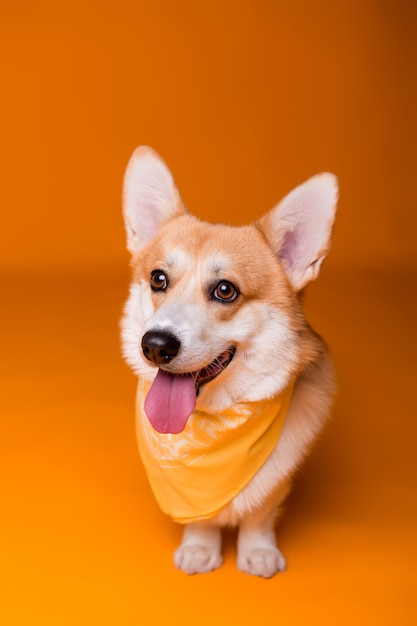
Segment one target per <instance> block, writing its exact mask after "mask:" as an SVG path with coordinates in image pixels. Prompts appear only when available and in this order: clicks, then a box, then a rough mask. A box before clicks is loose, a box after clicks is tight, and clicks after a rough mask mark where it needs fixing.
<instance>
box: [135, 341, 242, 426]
mask: <svg viewBox="0 0 417 626" xmlns="http://www.w3.org/2000/svg"><path fill="white" fill-rule="evenodd" d="M235 353H236V348H235V347H234V346H231V347H230V348H228V349H227V350H225V351H224V352H222V353H221V354H219V356H217V357H216V358H215V359H214V361H212V362H211V363H209V365H207V366H205V367H203V368H202V369H200V370H197V371H195V372H190V373H184V374H174V373H172V372H169V371H167V370H165V369H162V368H160V369H159V370H158V373H157V375H156V377H155V379H154V381H153V383H152V386H151V388H150V390H149V392H148V394H147V396H146V398H145V403H144V408H145V413H146V415H147V417H148V419H149V421H150V423H151V425H152V426H153V428H154V429H155V430H156V431H158V432H159V433H163V434H178V433H180V432H182V431H183V430H184V428H185V426H186V424H187V421H188V418H189V417H190V415H191V413H192V412H193V411H194V409H195V405H196V401H197V396H198V394H199V391H200V388H201V387H202V385H205V384H206V383H209V382H210V381H212V380H214V379H215V378H217V376H219V374H221V373H222V372H223V371H224V370H225V369H226V367H227V366H228V365H229V364H230V362H231V361H232V359H233V357H234V355H235Z"/></svg>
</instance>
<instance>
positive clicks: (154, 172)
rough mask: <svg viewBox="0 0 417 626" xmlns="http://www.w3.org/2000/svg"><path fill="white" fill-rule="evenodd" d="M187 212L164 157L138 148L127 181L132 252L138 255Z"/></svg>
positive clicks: (126, 207) (125, 199)
mask: <svg viewBox="0 0 417 626" xmlns="http://www.w3.org/2000/svg"><path fill="white" fill-rule="evenodd" d="M186 212H187V211H186V209H185V207H184V204H183V202H182V200H181V197H180V194H179V192H178V189H177V186H176V185H175V182H174V178H173V176H172V174H171V172H170V171H169V169H168V167H167V166H166V164H165V163H164V161H163V160H162V159H161V157H160V156H159V155H158V154H157V153H156V152H155V151H154V150H152V148H149V147H148V146H140V147H139V148H136V150H135V151H134V153H133V154H132V156H131V158H130V161H129V163H128V166H127V168H126V172H125V176H124V181H123V215H124V219H125V225H126V233H127V248H128V250H129V252H131V253H132V254H135V253H138V252H139V251H140V250H141V249H142V248H143V247H144V246H145V245H146V244H147V243H148V242H149V241H150V240H151V239H152V237H154V236H155V235H156V233H157V232H158V230H159V229H160V227H161V226H162V225H163V224H164V223H165V222H167V221H169V220H170V219H172V218H173V217H175V216H176V215H181V214H185V213H186Z"/></svg>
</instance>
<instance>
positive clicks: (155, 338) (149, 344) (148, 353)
mask: <svg viewBox="0 0 417 626" xmlns="http://www.w3.org/2000/svg"><path fill="white" fill-rule="evenodd" d="M180 346H181V344H180V342H179V341H178V339H177V338H176V337H174V335H171V334H170V333H166V332H164V331H161V330H149V331H148V332H147V333H145V334H144V335H143V337H142V350H143V354H144V355H145V357H146V358H147V359H148V361H152V363H155V364H156V365H163V364H164V363H169V362H170V361H172V359H173V358H174V357H175V356H177V354H178V350H179V349H180Z"/></svg>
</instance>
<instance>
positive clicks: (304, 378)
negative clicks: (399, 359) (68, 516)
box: [121, 146, 338, 578]
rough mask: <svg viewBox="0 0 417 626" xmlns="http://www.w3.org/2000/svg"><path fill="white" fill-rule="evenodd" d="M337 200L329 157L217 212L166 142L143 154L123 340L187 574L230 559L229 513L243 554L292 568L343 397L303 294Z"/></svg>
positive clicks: (129, 195) (127, 199)
mask: <svg viewBox="0 0 417 626" xmlns="http://www.w3.org/2000/svg"><path fill="white" fill-rule="evenodd" d="M337 200H338V183H337V179H336V177H335V176H334V175H333V174H330V173H322V174H318V175H316V176H313V177H312V178H310V179H309V180H307V181H306V182H304V183H303V184H301V185H300V186H298V187H296V188H295V189H294V190H293V191H291V192H290V193H289V194H288V195H287V196H286V197H285V198H284V199H283V200H282V201H281V202H280V203H279V204H278V205H277V206H276V207H275V208H273V209H272V210H271V211H270V212H269V213H266V214H265V215H264V216H263V217H261V218H260V219H259V220H258V221H256V222H255V223H253V224H251V225H247V226H239V227H237V226H229V225H223V224H211V223H208V222H203V221H200V220H199V219H197V218H196V217H194V216H193V215H191V214H190V213H189V212H188V210H187V209H186V207H185V205H184V203H183V201H182V199H181V196H180V194H179V192H178V189H177V186H176V184H175V181H174V179H173V176H172V174H171V172H170V170H169V169H168V167H167V166H166V164H165V163H164V161H163V160H162V159H161V158H160V157H159V156H158V155H157V154H156V153H155V152H154V151H153V150H152V149H151V148H149V147H145V146H142V147H139V148H137V149H136V150H135V152H134V153H133V155H132V157H131V159H130V161H129V164H128V166H127V169H126V173H125V177H124V186H123V212H124V219H125V225H126V232H127V247H128V250H129V251H130V253H131V265H132V270H133V280H132V284H131V287H130V295H129V297H128V300H127V303H126V305H125V310H124V315H123V319H122V323H121V326H122V344H123V353H124V357H125V359H126V361H127V362H128V364H129V365H130V366H131V367H132V368H133V370H134V372H135V373H136V374H137V375H138V377H139V381H138V394H137V404H136V406H137V408H136V413H137V418H136V425H137V434H138V445H139V450H140V454H141V457H142V460H143V462H144V466H145V469H146V471H147V474H148V477H149V480H150V483H151V486H152V489H153V491H154V494H155V497H156V499H157V501H158V503H159V505H160V506H161V508H162V510H163V511H164V512H165V513H167V514H168V515H170V516H171V517H172V519H173V520H175V521H177V522H179V523H182V524H183V525H184V532H183V538H182V542H181V545H180V546H179V548H178V549H177V550H176V552H175V554H174V562H175V565H176V567H177V568H179V569H181V570H183V571H184V572H186V573H187V574H196V573H200V572H209V571H211V570H213V569H215V568H218V567H220V565H221V564H222V551H221V528H222V527H225V526H232V527H238V541H237V567H238V568H239V569H240V570H242V571H243V572H246V573H248V574H253V575H256V576H261V577H264V578H269V577H271V576H273V575H274V574H276V573H277V572H279V571H284V570H285V567H286V563H285V559H284V557H283V555H282V554H281V552H280V550H279V549H278V547H277V543H276V537H275V530H274V526H275V520H276V516H277V513H278V510H279V507H280V505H281V503H282V502H283V500H284V498H285V497H286V496H287V494H288V492H289V490H290V487H291V480H292V477H293V475H294V472H295V470H296V469H297V468H298V467H299V465H300V463H301V462H302V461H303V459H304V458H305V456H306V454H307V453H308V451H309V449H310V447H311V445H312V443H313V442H314V440H315V439H316V437H317V435H318V433H319V432H320V431H321V429H322V428H323V425H324V424H325V422H326V420H327V418H328V416H329V412H330V409H331V405H332V401H333V397H334V374H333V367H332V362H331V358H330V356H329V352H328V349H327V347H326V344H325V343H324V341H323V340H322V339H321V338H320V337H319V336H318V335H317V334H316V333H315V332H314V331H313V330H312V328H311V327H310V326H309V324H308V322H307V321H306V319H305V317H304V314H303V307H302V298H301V294H302V290H303V288H304V287H305V286H306V285H307V283H308V282H309V281H311V280H313V279H315V278H316V277H317V275H318V273H319V270H320V266H321V264H322V262H323V260H324V258H325V257H326V255H327V253H328V251H329V248H330V240H331V235H332V230H333V223H334V218H335V213H336V205H337Z"/></svg>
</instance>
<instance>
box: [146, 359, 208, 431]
mask: <svg viewBox="0 0 417 626" xmlns="http://www.w3.org/2000/svg"><path fill="white" fill-rule="evenodd" d="M196 401H197V397H196V393H195V376H193V375H192V374H184V375H182V376H180V375H178V374H177V375H175V374H169V373H168V372H165V371H164V370H161V369H160V370H158V374H157V375H156V378H155V380H154V381H153V383H152V387H151V388H150V389H149V391H148V395H147V396H146V398H145V413H146V415H147V416H148V419H149V421H150V423H151V424H152V426H153V427H154V429H155V430H157V431H158V432H159V433H165V434H166V433H173V434H175V433H180V432H182V431H183V430H184V428H185V425H186V423H187V420H188V418H189V417H190V415H191V413H192V412H193V411H194V408H195V403H196Z"/></svg>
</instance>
